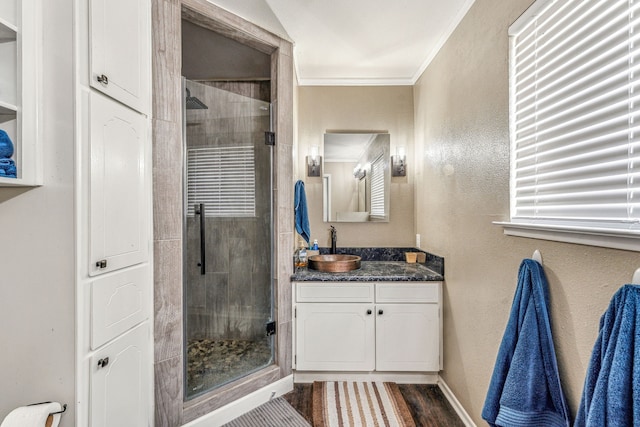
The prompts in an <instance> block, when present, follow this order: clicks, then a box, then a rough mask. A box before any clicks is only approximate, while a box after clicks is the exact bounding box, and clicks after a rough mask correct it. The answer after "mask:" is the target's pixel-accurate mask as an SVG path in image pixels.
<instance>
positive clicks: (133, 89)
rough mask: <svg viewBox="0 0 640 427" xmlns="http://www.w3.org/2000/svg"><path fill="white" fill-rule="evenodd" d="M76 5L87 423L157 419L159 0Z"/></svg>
mask: <svg viewBox="0 0 640 427" xmlns="http://www.w3.org/2000/svg"><path fill="white" fill-rule="evenodd" d="M30 1H31V0H30ZM74 5H75V7H76V8H77V11H78V13H77V14H76V16H77V18H78V19H77V23H76V24H75V28H74V34H75V40H74V47H75V49H76V51H75V58H76V60H77V62H78V66H77V67H76V71H77V75H76V76H75V82H76V95H77V96H76V99H77V101H78V102H77V107H78V108H77V114H76V117H77V123H76V127H77V130H78V132H77V135H78V137H77V139H76V155H77V161H78V168H79V172H80V173H79V180H78V184H77V185H78V189H77V191H76V194H77V195H78V196H77V202H78V203H79V206H80V217H79V219H78V236H79V242H80V243H79V248H78V270H79V280H78V283H77V293H78V297H77V298H78V308H77V312H78V313H79V320H78V324H77V328H78V343H76V346H77V348H79V349H80V350H79V358H78V362H77V363H78V378H80V381H79V383H78V387H77V390H78V392H77V394H78V395H77V405H76V408H77V414H76V419H77V424H78V425H82V426H88V427H112V426H123V427H129V426H130V427H150V426H151V425H152V421H153V324H152V321H151V319H152V315H153V274H152V271H153V262H152V261H153V260H152V258H153V254H152V252H151V248H152V241H151V238H152V232H151V228H152V210H151V196H152V186H151V147H152V144H151V136H150V129H151V117H150V105H151V72H150V71H151V70H150V59H151V31H150V20H151V7H150V1H149V0H133V1H131V0H78V1H76V2H74ZM0 10H1V6H0ZM98 77H100V81H98V79H97V78H98Z"/></svg>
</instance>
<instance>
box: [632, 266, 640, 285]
mask: <svg viewBox="0 0 640 427" xmlns="http://www.w3.org/2000/svg"><path fill="white" fill-rule="evenodd" d="M631 283H632V284H634V285H640V268H639V269H637V270H636V271H635V273H633V278H632V279H631Z"/></svg>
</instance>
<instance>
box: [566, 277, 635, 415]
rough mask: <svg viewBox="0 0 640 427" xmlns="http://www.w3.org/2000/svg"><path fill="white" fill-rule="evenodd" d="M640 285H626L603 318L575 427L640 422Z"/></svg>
mask: <svg viewBox="0 0 640 427" xmlns="http://www.w3.org/2000/svg"><path fill="white" fill-rule="evenodd" d="M638 402H640V286H636V285H624V286H623V287H622V288H620V289H619V290H618V291H617V292H616V293H615V294H614V296H613V297H612V299H611V302H610V303H609V308H607V311H605V312H604V314H603V315H602V317H601V318H600V332H599V333H598V338H597V339H596V343H595V345H594V347H593V353H592V354H591V361H590V362H589V368H588V369H587V375H586V378H585V382H584V389H583V390H582V399H581V401H580V409H578V414H577V415H576V423H575V427H633V426H638V425H640V405H639V404H638Z"/></svg>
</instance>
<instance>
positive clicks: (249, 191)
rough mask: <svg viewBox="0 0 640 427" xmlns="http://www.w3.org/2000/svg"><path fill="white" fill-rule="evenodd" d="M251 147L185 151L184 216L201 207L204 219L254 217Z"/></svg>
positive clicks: (253, 166) (253, 172)
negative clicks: (185, 199) (207, 217)
mask: <svg viewBox="0 0 640 427" xmlns="http://www.w3.org/2000/svg"><path fill="white" fill-rule="evenodd" d="M255 180H256V174H255V153H254V148H253V146H241V147H206V148H190V149H188V150H187V215H189V216H193V214H194V205H195V204H200V203H204V204H205V214H206V216H216V217H250V216H255V189H256V185H255Z"/></svg>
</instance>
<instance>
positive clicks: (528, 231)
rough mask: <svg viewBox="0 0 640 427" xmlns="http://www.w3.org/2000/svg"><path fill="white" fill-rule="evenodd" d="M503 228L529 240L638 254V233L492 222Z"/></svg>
mask: <svg viewBox="0 0 640 427" xmlns="http://www.w3.org/2000/svg"><path fill="white" fill-rule="evenodd" d="M493 223H494V224H495V225H500V226H502V227H503V228H504V234H506V235H509V236H517V237H528V238H530V239H542V240H552V241H555V242H565V243H575V244H579V245H589V246H599V247H603V248H613V249H623V250H627V251H636V252H640V233H638V232H633V231H628V230H609V229H603V228H602V229H601V228H589V227H572V226H552V225H546V224H545V225H540V224H526V223H517V222H500V221H494V222H493Z"/></svg>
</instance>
